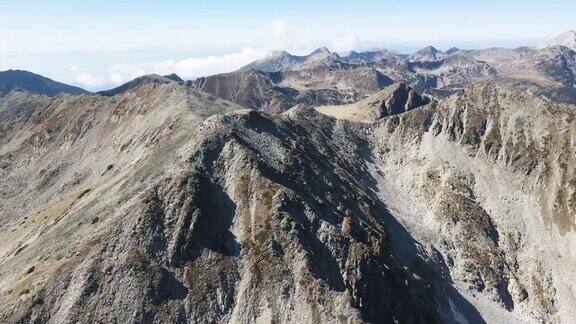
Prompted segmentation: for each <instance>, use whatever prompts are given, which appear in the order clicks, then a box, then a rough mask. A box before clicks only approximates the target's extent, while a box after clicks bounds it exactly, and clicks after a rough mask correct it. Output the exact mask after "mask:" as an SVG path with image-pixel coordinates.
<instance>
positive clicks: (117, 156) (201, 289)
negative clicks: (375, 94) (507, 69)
mask: <svg viewBox="0 0 576 324" xmlns="http://www.w3.org/2000/svg"><path fill="white" fill-rule="evenodd" d="M391 89H395V91H392V92H391V99H388V100H387V101H385V105H384V107H387V108H386V110H387V111H388V110H390V111H392V112H398V114H394V115H391V116H383V118H381V119H379V120H378V121H376V122H375V123H371V124H367V123H355V122H349V121H343V120H339V119H335V118H332V117H328V116H324V115H322V114H320V113H318V112H316V111H315V110H313V109H303V108H295V109H291V110H289V111H287V112H286V113H284V114H280V115H274V116H271V115H268V114H265V113H262V112H258V111H251V110H238V111H236V112H234V113H232V111H234V110H237V109H238V108H240V107H239V106H236V105H234V104H231V103H228V102H226V101H222V100H219V99H215V98H214V97H212V96H210V95H207V94H205V93H202V92H198V91H195V90H192V89H191V88H190V87H187V86H185V85H180V84H174V83H169V84H145V85H143V86H140V87H136V88H134V89H132V90H129V91H127V92H125V93H122V94H120V95H117V96H114V97H103V96H99V95H94V96H81V97H76V98H73V97H59V98H56V99H53V100H50V99H47V98H46V97H32V98H26V97H17V96H16V97H10V98H9V99H6V100H8V101H2V102H1V104H0V113H2V114H4V116H7V117H6V118H7V121H6V122H5V123H4V124H2V129H3V133H2V134H3V135H2V138H1V142H0V143H1V145H2V146H0V163H1V164H0V165H1V167H0V176H1V178H2V179H5V180H3V181H2V187H1V190H2V192H1V193H0V194H2V197H3V200H2V205H0V215H1V219H0V240H1V241H2V242H6V244H3V245H2V246H1V247H0V269H1V270H0V298H1V302H0V320H2V322H9V323H10V322H57V323H61V322H152V323H165V322H166V323H167V322H258V321H262V322H352V323H356V322H393V321H398V322H417V323H422V322H425V323H434V322H442V323H450V322H461V321H462V320H467V321H468V322H471V323H472V322H473V323H477V322H482V321H486V322H531V321H533V322H537V321H550V322H570V319H571V318H573V317H574V316H576V314H575V310H574V308H573V306H572V305H573V304H574V303H573V301H574V298H576V297H575V296H574V294H573V291H576V287H575V286H574V285H575V284H574V282H573V278H572V275H573V273H574V265H573V262H571V259H570V258H571V256H570V255H571V254H570V253H571V252H570V251H571V250H572V249H573V248H574V246H575V244H576V242H575V241H574V228H575V227H576V222H575V221H574V215H573V213H572V211H573V210H575V207H576V206H573V205H574V199H573V198H574V197H573V196H574V195H575V193H574V188H573V187H574V186H573V183H574V181H576V180H575V179H576V172H575V171H574V167H573V166H574V165H576V163H574V162H576V161H573V160H574V156H576V155H575V154H574V152H573V151H574V149H573V145H571V144H570V143H571V139H572V138H573V137H574V134H573V132H574V129H576V127H574V126H576V125H574V122H575V120H576V119H575V118H574V117H576V116H574V114H575V113H574V110H573V107H570V106H562V105H557V104H553V103H551V102H548V101H545V100H543V99H539V98H536V97H533V96H531V95H528V94H526V93H525V92H523V91H519V90H515V89H512V88H507V87H502V86H497V85H491V84H479V85H474V86H471V87H467V88H466V89H464V90H463V91H459V92H457V93H455V94H453V95H452V96H449V97H447V98H445V99H442V100H440V101H438V102H431V103H429V104H427V105H424V106H420V104H422V103H423V101H424V100H425V99H424V98H423V97H420V96H419V95H417V94H416V93H415V92H413V90H411V89H410V88H409V87H408V86H407V85H395V86H393V87H391ZM400 97H401V98H400ZM3 100H4V99H3ZM26 103H32V104H26ZM399 103H401V104H399ZM27 105H31V106H27ZM417 106H419V107H417ZM2 121H3V120H2ZM12 121H14V123H13V124H14V125H15V126H14V128H12V126H10V125H12Z"/></svg>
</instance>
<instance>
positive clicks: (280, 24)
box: [272, 20, 288, 49]
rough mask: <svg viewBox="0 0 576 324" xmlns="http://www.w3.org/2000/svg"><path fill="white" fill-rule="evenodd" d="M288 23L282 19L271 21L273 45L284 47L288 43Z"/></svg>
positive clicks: (279, 47)
mask: <svg viewBox="0 0 576 324" xmlns="http://www.w3.org/2000/svg"><path fill="white" fill-rule="evenodd" d="M287 36H288V23H286V21H284V20H276V21H274V22H273V23H272V37H273V47H274V48H275V49H284V48H286V46H287V43H288V37H287Z"/></svg>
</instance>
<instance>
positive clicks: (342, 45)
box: [331, 33, 358, 52]
mask: <svg viewBox="0 0 576 324" xmlns="http://www.w3.org/2000/svg"><path fill="white" fill-rule="evenodd" d="M354 49H358V38H357V37H356V35H354V34H350V33H346V34H343V35H340V36H337V37H335V38H334V39H333V40H332V41H331V50H333V51H335V52H348V51H351V50H354Z"/></svg>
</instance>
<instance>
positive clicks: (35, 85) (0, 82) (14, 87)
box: [0, 70, 88, 97]
mask: <svg viewBox="0 0 576 324" xmlns="http://www.w3.org/2000/svg"><path fill="white" fill-rule="evenodd" d="M19 90H25V91H29V92H32V93H36V94H41V95H47V96H49V97H54V96H57V95H59V94H61V93H68V94H73V95H78V94H84V93H88V91H86V90H84V89H81V88H78V87H74V86H71V85H67V84H64V83H60V82H56V81H54V80H51V79H48V78H46V77H43V76H41V75H38V74H34V73H32V72H28V71H21V70H8V71H0V96H4V95H6V94H8V93H10V92H11V91H19Z"/></svg>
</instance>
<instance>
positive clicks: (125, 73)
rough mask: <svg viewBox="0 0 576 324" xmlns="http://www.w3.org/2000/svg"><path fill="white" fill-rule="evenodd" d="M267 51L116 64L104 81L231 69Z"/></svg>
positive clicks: (196, 74)
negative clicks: (146, 75) (150, 75)
mask: <svg viewBox="0 0 576 324" xmlns="http://www.w3.org/2000/svg"><path fill="white" fill-rule="evenodd" d="M267 53H268V50H267V49H254V48H250V47H246V48H244V49H242V50H241V51H238V52H233V53H228V54H224V55H210V56H206V57H190V58H186V59H183V60H164V61H157V62H144V63H136V64H115V65H113V66H112V67H111V68H110V70H109V71H108V75H107V80H108V82H109V83H112V84H116V85H118V84H122V83H124V82H127V81H129V80H132V79H134V78H137V77H139V76H141V75H144V74H151V73H156V74H161V75H165V74H170V73H176V74H178V75H179V76H180V77H182V78H184V79H194V78H197V77H200V76H206V75H211V74H217V73H223V72H230V71H233V70H236V69H238V68H240V67H242V66H244V65H246V64H248V63H250V62H252V61H254V60H257V59H260V58H262V57H264V56H266V54H267Z"/></svg>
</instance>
